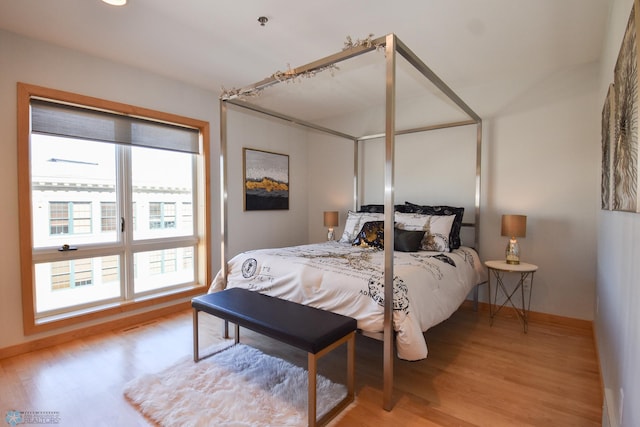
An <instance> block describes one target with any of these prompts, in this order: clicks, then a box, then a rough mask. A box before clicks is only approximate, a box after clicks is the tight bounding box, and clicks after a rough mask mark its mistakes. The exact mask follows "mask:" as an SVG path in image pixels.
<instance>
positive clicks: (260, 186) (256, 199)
mask: <svg viewBox="0 0 640 427" xmlns="http://www.w3.org/2000/svg"><path fill="white" fill-rule="evenodd" d="M242 151H243V165H244V210H245V211H264V210H287V209H289V156H288V155H286V154H277V153H271V152H268V151H262V150H254V149H252V148H243V149H242Z"/></svg>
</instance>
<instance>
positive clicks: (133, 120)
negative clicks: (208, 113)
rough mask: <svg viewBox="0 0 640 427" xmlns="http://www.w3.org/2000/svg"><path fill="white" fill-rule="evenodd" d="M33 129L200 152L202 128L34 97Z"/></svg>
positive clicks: (106, 140) (89, 138) (104, 140)
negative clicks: (199, 129)
mask: <svg viewBox="0 0 640 427" xmlns="http://www.w3.org/2000/svg"><path fill="white" fill-rule="evenodd" d="M31 130H32V132H36V133H41V134H47V135H56V136H64V137H70V138H80V139H87V140H93V141H102V142H111V143H115V144H128V145H134V146H141V147H149V148H160V149H164V150H173V151H182V152H187V153H198V152H199V148H200V144H199V139H200V138H199V131H198V130H197V129H191V128H186V127H182V126H177V125H171V124H167V123H160V122H155V121H152V120H145V119H141V118H137V117H131V116H126V115H122V114H116V113H109V112H105V111H98V110H93V109H90V108H82V107H78V106H74V105H68V104H59V103H56V102H50V101H45V100H41V99H32V100H31Z"/></svg>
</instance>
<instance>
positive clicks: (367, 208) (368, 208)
mask: <svg viewBox="0 0 640 427" xmlns="http://www.w3.org/2000/svg"><path fill="white" fill-rule="evenodd" d="M406 209H407V207H406V205H395V206H394V207H393V210H394V211H396V212H406ZM358 212H369V213H384V205H362V206H360V209H358Z"/></svg>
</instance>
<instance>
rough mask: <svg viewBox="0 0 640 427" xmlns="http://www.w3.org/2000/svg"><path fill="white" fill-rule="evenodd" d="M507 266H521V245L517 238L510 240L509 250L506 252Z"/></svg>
mask: <svg viewBox="0 0 640 427" xmlns="http://www.w3.org/2000/svg"><path fill="white" fill-rule="evenodd" d="M505 255H506V261H507V264H511V265H517V264H520V245H519V244H518V241H517V240H516V239H515V238H511V239H510V240H509V244H507V249H506V250H505Z"/></svg>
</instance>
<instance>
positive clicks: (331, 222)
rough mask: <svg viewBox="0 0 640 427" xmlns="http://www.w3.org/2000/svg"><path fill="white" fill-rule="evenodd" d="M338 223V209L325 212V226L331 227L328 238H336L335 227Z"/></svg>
mask: <svg viewBox="0 0 640 427" xmlns="http://www.w3.org/2000/svg"><path fill="white" fill-rule="evenodd" d="M337 225H338V212H337V211H325V213H324V226H325V227H328V228H329V232H328V233H327V240H333V239H334V233H333V227H336V226H337Z"/></svg>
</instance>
